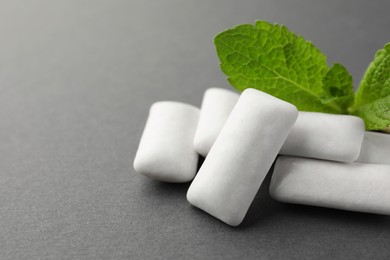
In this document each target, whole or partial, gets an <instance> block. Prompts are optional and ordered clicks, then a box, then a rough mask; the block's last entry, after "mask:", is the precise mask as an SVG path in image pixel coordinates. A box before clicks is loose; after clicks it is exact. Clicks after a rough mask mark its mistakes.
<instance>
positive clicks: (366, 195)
mask: <svg viewBox="0 0 390 260" xmlns="http://www.w3.org/2000/svg"><path fill="white" fill-rule="evenodd" d="M389 187H390V165H385V164H361V163H341V162H331V161H323V160H317V159H308V158H299V157H288V156H280V157H279V158H278V159H277V160H276V163H275V167H274V172H273V175H272V179H271V185H270V194H271V196H272V197H273V198H274V199H276V200H279V201H282V202H288V203H297V204H305V205H312V206H321V207H328V208H336V209H343V210H351V211H360V212H368V213H377V214H385V215H389V214H390V188H389Z"/></svg>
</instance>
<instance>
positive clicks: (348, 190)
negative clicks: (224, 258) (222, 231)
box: [134, 88, 390, 226]
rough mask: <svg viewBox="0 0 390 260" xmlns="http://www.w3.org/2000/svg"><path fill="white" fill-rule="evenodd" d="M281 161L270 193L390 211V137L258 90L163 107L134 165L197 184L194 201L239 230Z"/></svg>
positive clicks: (191, 193)
mask: <svg viewBox="0 0 390 260" xmlns="http://www.w3.org/2000/svg"><path fill="white" fill-rule="evenodd" d="M199 155H201V156H203V157H205V160H204V162H203V164H202V166H201V167H200V169H199V171H198V172H197V168H198V159H199ZM275 160H276V161H275ZM274 162H275V165H274V168H273V173H272V178H271V184H270V187H269V192H270V195H271V197H272V198H274V199H276V200H278V201H281V202H287V203H296V204H305V205H312V206H321V207H329V208H336V209H343V210H351V211H360V212H368V213H377V214H385V215H390V134H384V133H377V132H369V131H365V126H364V121H363V120H362V119H361V118H359V117H355V116H350V115H335V114H326V113H317V112H301V111H299V112H298V110H297V108H296V107H295V106H294V105H292V104H290V103H287V102H285V101H283V100H281V99H278V98H276V97H274V96H271V95H269V94H267V93H264V92H261V91H259V90H256V89H251V88H249V89H246V90H244V91H243V92H242V93H241V95H239V94H237V93H236V92H233V91H229V90H226V89H222V88H210V89H208V90H207V91H206V92H205V94H204V97H203V101H202V106H201V109H199V108H197V107H194V106H192V105H189V104H184V103H180V102H172V101H161V102H156V103H154V104H153V105H152V106H151V108H150V112H149V117H148V119H147V122H146V126H145V129H144V132H143V134H142V137H141V141H140V144H139V147H138V150H137V153H136V156H135V159H134V169H135V170H136V171H137V172H138V173H140V174H143V175H146V176H148V177H150V178H152V179H155V180H159V181H164V182H174V183H180V182H188V181H191V180H192V183H191V185H190V187H189V189H188V192H187V200H188V201H189V203H191V204H192V205H193V206H195V207H198V208H200V209H202V210H203V211H206V212H207V213H209V214H211V215H212V216H214V217H216V218H218V219H220V220H221V221H223V222H225V223H227V224H229V225H231V226H237V225H239V224H240V223H241V222H242V220H243V219H244V217H245V215H246V213H247V211H248V209H249V207H250V205H251V203H252V201H253V199H254V197H255V195H256V193H257V191H258V190H259V188H260V186H261V184H262V182H263V180H264V178H265V176H266V175H267V173H268V171H269V170H270V168H271V166H272V164H273V163H274Z"/></svg>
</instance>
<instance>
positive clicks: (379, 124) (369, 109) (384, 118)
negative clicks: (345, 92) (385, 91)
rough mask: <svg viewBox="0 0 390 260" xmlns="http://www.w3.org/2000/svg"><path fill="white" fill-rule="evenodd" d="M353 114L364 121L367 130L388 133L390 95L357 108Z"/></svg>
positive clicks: (389, 124)
mask: <svg viewBox="0 0 390 260" xmlns="http://www.w3.org/2000/svg"><path fill="white" fill-rule="evenodd" d="M354 114H355V115H357V116H359V117H361V118H362V119H363V120H364V122H365V124H366V129H367V130H385V131H389V126H390V95H388V96H386V97H384V98H380V99H377V100H375V101H372V102H370V103H367V104H365V105H363V106H361V107H359V108H357V109H356V110H355V111H354Z"/></svg>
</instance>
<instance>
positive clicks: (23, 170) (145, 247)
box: [0, 0, 390, 259]
mask: <svg viewBox="0 0 390 260" xmlns="http://www.w3.org/2000/svg"><path fill="white" fill-rule="evenodd" d="M387 2H388V1H363V0H362V1H336V0H332V1H298V0H294V1H280V0H278V1H274V0H268V1H254V0H253V1H232V0H230V1H222V0H221V1H180V0H175V1H174V0H170V1H157V0H156V1H141V0H139V1H103V0H102V1H92V0H91V1H65V0H64V1H49V0H48V1H0V37H1V38H0V90H1V95H0V144H1V145H0V258H1V259H124V258H130V259H238V258H239V259H313V258H314V259H330V258H332V259H348V258H349V259H351V258H355V259H357V258H359V259H362V258H363V259H368V258H371V259H386V258H387V259H388V257H389V255H390V249H389V246H388V245H389V242H390V218H389V217H386V216H380V215H371V214H361V213H352V212H344V211H337V210H331V209H322V208H314V207H305V206H295V205H286V204H281V203H278V202H275V201H273V200H272V199H270V197H269V195H268V191H267V187H268V183H267V182H266V183H265V184H264V185H263V186H262V187H261V189H260V192H259V194H258V196H257V197H256V200H255V201H254V203H253V204H252V207H251V209H250V211H249V213H248V215H247V218H246V219H245V221H244V223H243V224H242V225H241V226H240V227H238V228H231V227H228V226H227V225H225V224H223V223H221V222H219V221H218V220H215V219H213V218H212V217H210V216H208V215H207V214H205V213H203V212H201V211H199V210H197V209H195V208H193V207H191V206H190V205H189V204H188V203H187V202H186V199H185V193H186V190H187V188H188V184H182V185H173V184H164V183H159V182H156V181H152V180H149V179H147V178H145V177H143V176H140V175H137V174H136V173H135V172H134V171H133V169H132V161H133V158H134V155H135V151H136V148H137V145H138V141H139V138H140V136H141V133H142V129H143V126H144V123H145V120H146V116H147V112H148V108H149V106H150V104H151V103H152V102H154V101H157V100H166V99H168V100H177V101H183V102H188V103H191V104H195V105H199V104H200V102H201V97H202V94H203V91H204V90H205V89H206V88H208V87H210V86H225V87H227V88H228V87H229V86H228V84H227V83H226V81H225V79H224V76H223V75H222V73H221V72H220V70H219V67H218V60H217V57H216V55H215V50H214V46H213V43H212V38H213V36H214V35H215V34H216V33H217V32H219V31H221V30H223V29H225V28H228V27H230V26H233V25H235V24H238V23H249V22H253V21H254V20H255V19H263V20H269V21H272V22H279V23H284V24H287V25H288V26H289V27H290V28H291V29H292V30H294V31H296V32H298V33H301V34H302V35H304V36H305V37H306V38H308V39H311V40H312V41H313V42H314V43H315V44H316V45H318V46H319V47H320V48H321V49H322V50H323V51H324V52H325V53H326V54H327V55H328V56H329V60H330V61H331V62H334V61H339V62H341V63H343V64H344V65H346V67H347V68H348V69H350V71H351V72H352V73H353V76H354V78H355V81H356V82H358V80H359V79H360V77H361V75H362V73H363V71H364V69H365V67H366V66H367V64H368V62H369V61H370V60H371V59H372V56H373V54H374V53H375V51H376V50H377V49H378V48H380V47H382V46H383V45H384V43H386V42H387V41H389V40H390V37H389V36H390V32H389V28H390V16H389V15H388V10H389V7H390V6H389V4H387ZM268 181H269V178H268Z"/></svg>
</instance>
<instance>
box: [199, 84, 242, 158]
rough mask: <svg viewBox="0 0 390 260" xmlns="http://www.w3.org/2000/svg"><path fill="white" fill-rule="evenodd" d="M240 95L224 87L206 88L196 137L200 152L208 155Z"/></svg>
mask: <svg viewBox="0 0 390 260" xmlns="http://www.w3.org/2000/svg"><path fill="white" fill-rule="evenodd" d="M239 97H240V95H239V94H237V93H235V92H232V91H229V90H226V89H222V88H209V89H208V90H206V92H205V93H204V96H203V101H202V107H201V109H200V117H199V123H198V127H197V129H196V133H195V139H194V147H195V150H196V151H197V152H198V153H199V154H201V155H203V156H207V154H208V153H209V151H210V148H211V146H212V145H213V144H214V142H215V140H216V139H217V136H218V134H219V132H220V131H221V129H222V127H223V125H224V124H225V122H226V119H227V118H228V116H229V114H230V112H232V109H233V107H234V105H235V104H236V103H237V100H238V98H239Z"/></svg>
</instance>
